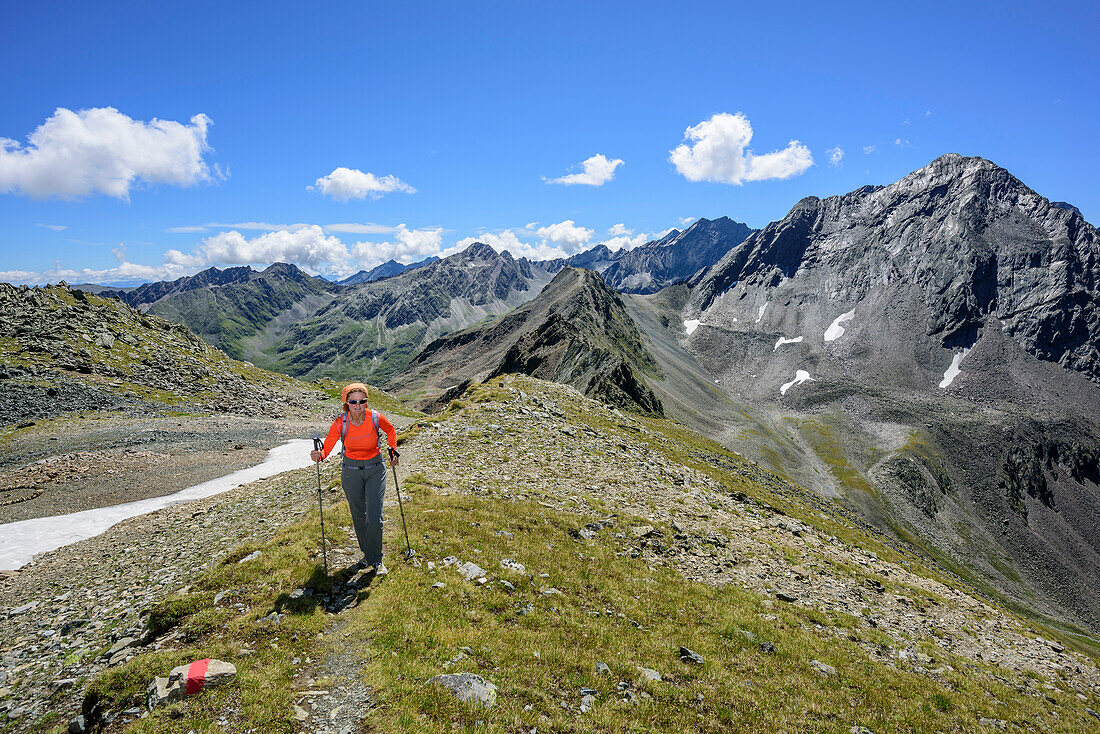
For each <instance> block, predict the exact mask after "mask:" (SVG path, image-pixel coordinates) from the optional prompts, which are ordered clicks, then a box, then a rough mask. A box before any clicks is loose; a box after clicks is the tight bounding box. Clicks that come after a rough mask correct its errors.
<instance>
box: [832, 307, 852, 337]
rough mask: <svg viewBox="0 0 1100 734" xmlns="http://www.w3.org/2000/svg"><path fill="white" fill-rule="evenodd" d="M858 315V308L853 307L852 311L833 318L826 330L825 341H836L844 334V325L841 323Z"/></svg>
mask: <svg viewBox="0 0 1100 734" xmlns="http://www.w3.org/2000/svg"><path fill="white" fill-rule="evenodd" d="M855 315H856V310H855V309H854V308H853V309H852V310H851V311H848V312H846V313H842V314H840V315H839V316H837V317H836V318H835V319H833V323H831V324H829V328H828V329H826V330H825V341H827V342H831V341H836V340H837V339H839V338H840V337H842V336H843V335H844V327H843V326H841V324H843V323H846V322H848V321H851V320H852V317H853V316H855Z"/></svg>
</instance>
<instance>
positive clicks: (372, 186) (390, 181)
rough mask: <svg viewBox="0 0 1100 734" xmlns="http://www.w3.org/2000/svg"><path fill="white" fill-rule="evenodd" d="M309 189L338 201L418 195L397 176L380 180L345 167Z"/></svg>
mask: <svg viewBox="0 0 1100 734" xmlns="http://www.w3.org/2000/svg"><path fill="white" fill-rule="evenodd" d="M307 188H309V189H311V190H314V191H320V192H321V193H322V194H325V195H326V196H331V197H332V198H333V199H335V200H336V201H350V200H352V199H366V198H367V197H368V196H369V197H370V198H372V199H377V198H379V197H381V196H382V195H383V194H388V193H390V192H391V191H403V192H405V193H406V194H415V193H416V189H414V188H413V187H412V186H409V185H408V184H407V183H405V182H404V181H402V180H400V179H399V178H397V177H395V176H382V177H381V178H379V177H378V176H375V175H374V174H373V173H364V172H363V171H360V170H358V169H355V168H345V167H343V166H340V167H339V168H337V169H335V170H334V171H333V172H332V173H330V174H329V175H327V176H322V177H321V178H319V179H317V180H316V181H315V182H314V184H313V186H309V187H307Z"/></svg>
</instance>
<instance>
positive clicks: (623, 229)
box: [607, 222, 634, 237]
mask: <svg viewBox="0 0 1100 734" xmlns="http://www.w3.org/2000/svg"><path fill="white" fill-rule="evenodd" d="M607 233H608V234H609V235H611V236H612V237H621V236H623V235H631V234H634V230H632V229H628V228H627V226H626V225H625V224H623V223H622V222H619V223H618V224H613V225H611V227H610V228H609V229H608V230H607Z"/></svg>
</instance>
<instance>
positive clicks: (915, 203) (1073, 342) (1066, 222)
mask: <svg viewBox="0 0 1100 734" xmlns="http://www.w3.org/2000/svg"><path fill="white" fill-rule="evenodd" d="M792 279H794V280H792ZM696 282H697V283H698V287H697V288H696V289H695V292H694V293H693V296H692V301H691V303H690V304H689V306H688V309H687V313H688V315H689V317H690V314H692V313H702V312H705V311H707V310H708V309H711V308H713V307H714V306H715V304H716V302H717V301H718V299H719V298H720V297H722V296H723V294H725V293H727V292H729V291H730V289H732V288H734V286H738V287H739V289H741V291H744V292H752V293H754V294H755V296H754V298H753V300H752V303H753V304H754V305H753V308H759V307H760V306H761V305H763V304H764V303H765V302H768V301H770V300H774V297H773V295H772V293H771V292H772V291H773V290H774V289H776V288H782V289H789V288H792V287H793V288H796V289H797V290H799V291H803V289H806V293H805V295H804V296H802V297H800V299H799V300H800V301H802V302H808V301H807V299H812V300H813V301H814V302H815V303H816V304H817V306H827V304H828V302H829V301H834V302H835V306H832V307H827V308H826V310H827V311H829V312H830V313H831V312H832V311H834V310H837V309H839V311H837V313H835V314H832V316H829V319H832V318H835V316H836V315H838V314H839V313H843V312H845V311H847V310H850V309H851V308H852V307H853V306H854V305H856V304H858V303H860V302H863V301H865V299H867V298H870V297H874V298H875V299H876V300H882V294H883V293H886V292H889V293H892V294H893V296H892V303H893V304H895V305H896V304H899V303H902V302H905V303H911V304H912V310H913V315H912V316H911V318H910V326H909V329H912V324H913V323H919V324H922V328H921V327H918V328H921V330H922V331H923V333H924V334H926V335H927V336H928V337H930V338H931V339H932V341H933V342H934V343H935V344H936V345H938V346H940V347H942V348H947V349H962V348H967V347H969V346H971V345H972V344H973V343H974V342H975V341H976V339H977V338H978V335H979V332H980V331H981V330H982V328H983V326H984V325H985V323H986V320H987V319H989V318H996V319H999V320H1000V321H1001V322H1002V327H1003V328H1004V330H1005V332H1006V333H1008V334H1009V335H1010V336H1012V338H1013V339H1015V340H1016V341H1017V342H1018V343H1019V344H1020V345H1021V346H1022V347H1023V348H1024V349H1025V350H1027V351H1028V352H1030V353H1032V354H1034V355H1035V356H1038V357H1039V358H1040V359H1044V360H1048V361H1054V362H1058V363H1059V364H1061V365H1062V366H1064V367H1067V368H1069V369H1073V370H1078V371H1081V372H1084V373H1085V374H1086V375H1088V376H1090V377H1091V378H1093V379H1100V351H1098V350H1097V348H1096V346H1095V345H1096V344H1098V343H1100V321H1098V320H1097V319H1096V318H1095V316H1094V315H1090V314H1095V313H1096V312H1097V309H1098V308H1100V289H1098V287H1100V236H1098V234H1097V231H1096V229H1095V227H1093V226H1092V225H1091V224H1089V223H1087V222H1085V221H1084V220H1083V219H1082V218H1081V217H1080V215H1079V214H1077V213H1075V212H1073V211H1070V210H1066V209H1063V208H1059V207H1055V206H1053V205H1051V203H1050V202H1049V201H1048V200H1047V199H1046V198H1044V197H1042V196H1041V195H1039V194H1037V193H1036V192H1034V191H1032V190H1031V189H1030V188H1028V187H1027V186H1026V185H1024V184H1023V183H1022V182H1020V181H1019V179H1017V178H1016V177H1015V176H1013V175H1012V174H1010V173H1009V172H1008V171H1006V170H1005V169H1003V168H1001V167H1000V166H997V165H996V164H994V163H992V162H990V161H987V160H985V159H983V158H976V157H970V158H967V157H963V156H960V155H956V154H951V155H946V156H941V157H940V158H937V159H936V160H934V161H932V163H930V164H929V165H927V166H925V167H924V168H921V169H919V170H917V171H914V172H913V173H911V174H909V175H908V176H906V177H904V178H903V179H901V180H900V181H897V182H895V183H893V184H890V185H888V186H883V187H863V188H860V189H857V190H856V191H853V192H850V193H848V194H845V195H843V196H831V197H828V198H826V199H817V198H814V197H807V198H805V199H803V200H802V201H800V202H798V204H797V205H795V207H794V208H792V209H791V211H790V213H788V215H787V216H786V217H784V218H783V219H782V220H780V221H778V222H773V223H771V224H769V225H768V226H767V227H765V228H764V230H762V231H760V232H758V233H756V234H754V235H752V236H751V237H749V238H748V239H746V240H745V241H744V242H743V243H742V244H741V245H739V246H738V247H735V248H733V249H732V250H730V251H729V252H728V253H727V254H726V256H725V257H724V258H723V259H722V260H721V261H720V262H718V263H716V264H715V265H714V266H713V267H712V268H710V269H709V270H708V271H707V272H706V273H703V274H701V275H700V276H699V277H698V278H697V280H696ZM796 282H797V285H796V284H795V283H796ZM785 283H788V285H784V284H785ZM815 289H816V294H815V295H812V296H811V295H810V293H809V291H814V290H815ZM742 297H743V296H742ZM918 314H919V315H918ZM731 315H732V314H731ZM747 315H748V314H746V316H747ZM825 316H826V314H824V313H823V314H822V315H821V318H825ZM738 318H741V319H742V320H743V319H744V317H742V316H738ZM752 318H753V319H754V320H755V319H756V315H755V314H753V315H752ZM703 320H704V323H705V322H706V319H705V318H704V319H703ZM826 323H828V320H827V321H826Z"/></svg>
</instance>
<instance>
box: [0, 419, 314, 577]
mask: <svg viewBox="0 0 1100 734" xmlns="http://www.w3.org/2000/svg"><path fill="white" fill-rule="evenodd" d="M312 448H313V442H312V441H310V440H308V439H296V440H294V441H288V442H287V443H285V444H283V445H282V446H276V447H275V448H273V449H271V450H270V451H268V452H267V458H266V459H264V460H263V462H261V463H259V464H257V465H256V466H250V467H248V468H246V469H241V470H240V471H235V472H233V473H232V474H227V475H226V476H224V477H219V478H217V479H211V480H210V481H209V482H203V483H202V484H196V485H195V486H193V487H188V488H187V489H182V490H180V491H179V492H176V493H175V494H170V495H167V496H165V497H150V498H149V499H144V500H137V501H136V502H127V503H125V504H122V505H114V506H112V507H97V508H96V509H94V510H84V511H82V512H73V513H70V514H68V515H55V516H54V517H38V518H34V519H32V520H20V521H18V522H9V523H6V524H4V525H0V568H2V569H10V570H14V569H17V568H22V567H23V566H25V565H26V564H28V563H30V561H31V559H32V558H34V556H35V554H37V553H45V552H46V551H52V550H56V549H57V548H60V547H62V546H65V545H69V544H70V543H75V542H77V541H79V540H84V539H86V538H92V537H95V536H96V535H99V534H100V533H103V532H105V531H106V530H107V529H108V528H110V527H111V526H112V525H115V524H117V523H120V522H122V521H123V520H126V519H128V518H131V517H136V516H138V515H144V514H147V513H150V512H154V511H156V510H160V509H162V508H164V507H169V506H171V505H178V504H181V503H183V502H191V501H192V500H197V499H202V498H203V497H210V496H212V495H215V494H219V493H221V492H225V491H226V490H229V489H233V488H234V487H239V486H241V485H242V484H248V483H249V482H254V481H256V480H257V479H263V478H265V477H270V476H274V475H275V474H281V473H282V472H285V471H290V470H291V469H301V468H302V467H305V466H309V465H310V464H311V463H313V462H311V461H310V458H309V452H310V450H311V449H312Z"/></svg>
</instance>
